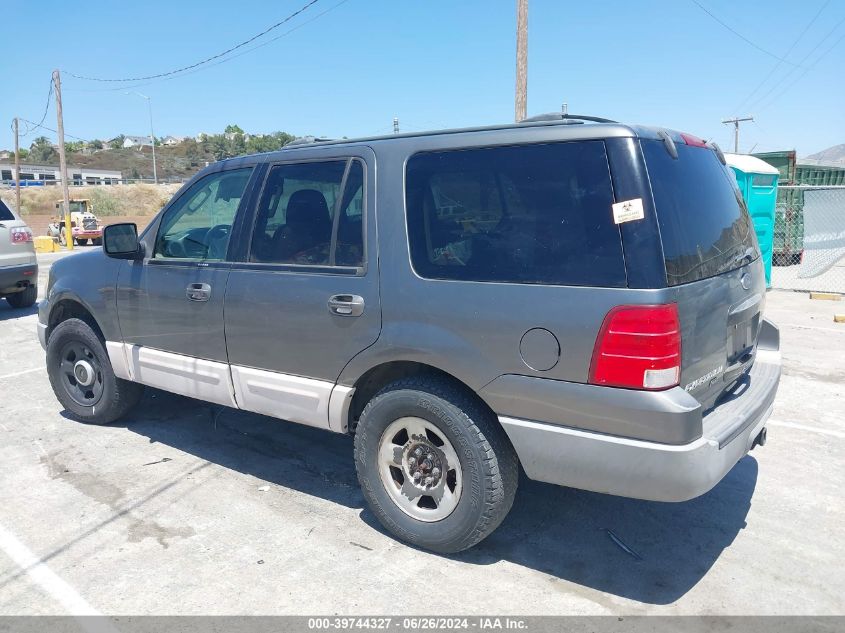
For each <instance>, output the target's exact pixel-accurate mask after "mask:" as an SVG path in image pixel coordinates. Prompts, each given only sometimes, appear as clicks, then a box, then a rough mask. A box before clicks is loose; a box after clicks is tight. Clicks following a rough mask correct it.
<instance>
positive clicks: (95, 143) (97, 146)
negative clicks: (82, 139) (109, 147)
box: [88, 138, 103, 149]
mask: <svg viewBox="0 0 845 633" xmlns="http://www.w3.org/2000/svg"><path fill="white" fill-rule="evenodd" d="M88 147H90V148H91V149H103V142H102V141H101V140H100V139H98V138H95V139H94V140H93V141H88Z"/></svg>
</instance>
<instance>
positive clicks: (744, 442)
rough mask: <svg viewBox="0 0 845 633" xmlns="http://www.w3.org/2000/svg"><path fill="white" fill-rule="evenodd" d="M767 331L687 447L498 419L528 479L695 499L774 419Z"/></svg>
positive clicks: (772, 355)
mask: <svg viewBox="0 0 845 633" xmlns="http://www.w3.org/2000/svg"><path fill="white" fill-rule="evenodd" d="M768 327H769V328H770V330H774V334H773V335H771V333H770V336H769V339H768V340H767V341H766V342H765V345H766V346H764V341H763V339H762V338H761V341H760V347H759V349H758V352H757V358H756V361H755V363H754V366H753V367H752V368H751V371H750V372H749V373H748V375H747V376H746V377H745V378H744V379H743V380H741V381H740V382H739V383H738V384H737V385H736V386H735V387H734V388H733V389H732V391H731V393H730V394H729V395H728V396H727V398H726V399H724V400H723V401H722V402H721V404H719V405H718V406H716V407H715V408H713V409H712V410H710V411H709V412H706V413H705V414H704V415H703V416H702V417H701V422H702V427H703V433H702V435H701V436H700V437H698V438H697V439H695V440H693V441H691V442H687V443H684V444H663V443H657V442H652V441H645V440H638V439H630V438H626V437H618V436H615V435H608V434H604V433H596V432H592V431H584V430H580V429H575V428H570V427H564V426H560V425H556V424H549V423H545V422H534V421H530V420H522V419H517V418H512V417H506V416H500V417H499V420H500V422H501V424H502V426H503V427H504V429H505V431H506V432H507V434H508V436H509V437H510V440H511V443H512V444H513V446H514V449H515V450H516V452H517V454H518V455H519V459H520V461H521V463H522V466H523V468H524V469H525V472H526V474H527V475H528V477H530V478H531V479H536V480H539V481H545V482H549V483H553V484H558V485H562V486H570V487H573V488H581V489H584V490H592V491H595V492H604V493H608V494H613V495H619V496H623V497H633V498H636V499H648V500H653V501H686V500H688V499H692V498H694V497H697V496H699V495H702V494H704V493H705V492H707V491H708V490H710V489H711V488H713V486H715V485H716V484H717V483H719V481H721V479H722V478H723V477H724V476H725V475H726V474H727V473H728V471H730V470H731V468H733V467H734V465H735V464H736V463H737V462H738V461H739V460H740V459H742V457H743V456H745V454H746V453H748V451H749V450H751V448H753V446H754V443H755V440H756V439H757V438H758V437H759V436H760V433H761V431H762V430H763V428H764V427H765V424H766V421H767V420H768V418H769V416H770V415H771V413H772V407H773V405H774V399H775V395H776V393H777V387H778V383H779V381H780V371H781V362H780V351H779V349H778V347H779V345H778V342H777V330H776V328H774V326H772V325H771V324H768ZM772 341H773V342H772ZM640 413H641V412H640ZM691 413H692V412H691ZM699 415H700V413H699Z"/></svg>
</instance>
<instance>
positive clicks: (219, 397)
mask: <svg viewBox="0 0 845 633" xmlns="http://www.w3.org/2000/svg"><path fill="white" fill-rule="evenodd" d="M765 300H766V288H765V279H764V275H763V265H762V262H761V259H760V251H759V248H758V245H757V241H756V237H755V233H754V228H753V226H752V224H751V221H750V219H749V215H748V212H747V210H746V208H745V205H744V203H743V201H742V197H741V196H740V195H739V193H738V191H737V188H736V184H735V182H734V180H733V177H732V176H731V174H730V173H729V171H728V170H727V169H726V168H725V165H724V157H723V156H722V154H721V152H720V151H719V149H718V147H715V146H713V145H710V144H707V143H705V142H703V141H701V140H700V139H698V138H696V137H694V136H691V135H688V134H682V133H679V132H673V131H669V130H664V129H656V128H646V127H637V126H628V125H622V124H618V123H614V122H610V121H605V120H595V119H590V118H589V117H562V116H560V115H558V116H554V117H541V119H540V120H533V121H527V122H524V123H521V124H517V125H506V126H497V127H489V128H476V129H464V130H455V131H445V132H436V133H425V134H409V135H397V136H390V137H381V138H372V139H362V140H344V141H337V142H335V141H318V142H305V143H301V144H293V145H291V146H289V147H287V148H285V149H284V150H282V151H279V152H275V153H271V154H262V155H258V156H247V157H243V158H236V159H232V160H226V161H223V162H220V163H217V164H214V165H211V166H210V167H208V168H206V169H204V170H203V171H202V172H200V173H199V174H197V175H196V176H195V177H194V178H193V179H192V180H191V181H190V182H189V183H187V184H186V185H185V186H184V187H183V188H182V189H181V191H180V192H179V193H178V194H177V195H176V196H175V197H174V198H173V200H172V201H170V203H169V204H168V205H167V206H166V207H165V208H164V209H163V210H162V211H161V212H160V213H159V214H158V216H156V218H155V219H154V220H153V221H152V222H151V223H150V225H149V226H148V227H147V228H146V230H145V231H144V232H143V233H142V234H141V235H140V237H138V236H137V233H136V228H135V225H132V224H123V225H113V226H110V227H108V228H107V229H106V232H105V236H104V248H103V249H102V250H100V249H98V250H97V251H96V252H87V253H84V254H79V255H75V256H73V257H70V258H66V259H64V260H61V261H59V262H56V263H55V264H54V265H53V267H52V269H51V272H50V280H49V287H48V289H47V298H46V300H45V301H44V302H43V303H42V304H41V305H40V311H39V321H40V322H39V325H38V332H39V337H40V339H41V343H42V345H43V346H44V348H45V349H46V351H47V369H48V372H49V376H50V381H51V383H52V385H53V389H54V390H55V393H56V396H57V397H58V399H59V401H60V402H61V404H62V405H63V406H64V407H65V408H66V409H67V411H68V412H69V413H70V414H72V415H73V416H75V417H76V418H78V419H80V420H82V421H85V422H91V423H108V422H111V421H113V420H115V419H117V418H119V417H121V416H123V415H125V414H126V413H127V412H128V411H129V410H130V408H131V407H132V406H133V405H135V404H136V403H137V402H138V400H139V399H140V397H141V392H142V389H143V385H148V386H151V387H156V388H159V389H165V390H168V391H172V392H175V393H179V394H183V395H186V396H190V397H193V398H198V399H200V400H204V401H209V402H213V403H217V404H220V405H225V406H228V407H236V408H239V409H244V410H248V411H254V412H258V413H262V414H266V415H270V416H274V417H276V418H280V419H282V420H287V421H290V422H297V423H300V424H306V425H310V426H315V427H319V428H322V429H326V430H328V431H333V432H335V433H344V434H350V435H354V460H355V465H356V468H357V471H358V476H359V480H360V483H361V487H362V489H363V492H364V495H365V497H366V499H367V502H368V504H369V506H370V508H371V509H372V511H373V513H374V514H375V515H376V517H377V518H378V519H379V521H381V523H382V524H383V525H384V526H385V528H387V529H388V530H389V531H390V532H392V533H393V534H394V535H396V536H397V537H398V538H400V539H402V540H403V541H406V542H408V543H411V544H413V545H416V546H420V547H424V548H428V549H431V550H434V551H438V552H456V551H459V550H462V549H465V548H468V547H471V546H472V545H474V544H476V543H478V542H479V541H480V540H482V539H483V538H484V537H486V536H487V535H488V534H490V532H492V531H493V530H494V529H495V528H496V526H498V525H499V523H500V522H501V521H502V520H503V519H504V517H505V515H506V514H507V512H508V510H509V509H510V507H511V505H512V503H513V499H514V494H515V493H516V488H517V480H518V474H519V470H520V466H521V468H522V469H523V470H524V472H525V474H526V475H527V476H528V477H529V478H531V479H535V480H540V481H545V482H550V483H554V484H559V485H563V486H572V487H576V488H583V489H586V490H593V491H598V492H603V493H608V494H613V495H622V496H626V497H634V498H639V499H652V500H659V501H684V500H687V499H691V498H693V497H696V496H698V495H701V494H703V493H705V492H707V491H708V490H710V489H711V488H712V487H713V486H714V485H716V484H717V483H718V482H719V481H720V480H721V479H722V477H724V475H725V474H726V473H727V472H728V471H729V470H730V469H731V468H732V467H733V466H734V464H736V462H737V461H738V460H739V459H741V458H742V457H743V456H744V455H745V454H746V453H747V452H748V451H749V450H751V449H752V448H753V447H754V446H756V445H758V444H763V443H764V442H765V439H766V428H765V424H766V420H767V419H768V417H769V415H770V413H771V410H772V404H773V401H774V399H775V393H776V390H777V385H778V381H779V378H780V355H779V337H778V331H777V329H776V328H775V327H774V326H773V325H772V324H771V323H770V322H768V321H766V320H765V319H764V318H763V307H764V304H765Z"/></svg>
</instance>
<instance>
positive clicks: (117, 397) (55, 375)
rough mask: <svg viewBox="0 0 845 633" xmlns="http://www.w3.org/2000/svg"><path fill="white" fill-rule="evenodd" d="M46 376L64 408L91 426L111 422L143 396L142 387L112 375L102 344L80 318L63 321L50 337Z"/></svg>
mask: <svg viewBox="0 0 845 633" xmlns="http://www.w3.org/2000/svg"><path fill="white" fill-rule="evenodd" d="M47 374H48V375H49V377H50V385H51V386H52V387H53V393H55V394H56V398H58V399H59V402H60V403H61V404H62V405H63V406H64V407H65V409H67V410H68V411H69V412H70V413H71V414H72V415H73V417H75V418H76V419H78V420H80V421H82V422H88V423H90V424H108V423H109V422H114V421H115V420H117V419H118V418H120V417H122V416H123V415H125V414H126V413H127V412H128V411H129V410H130V409H131V408H132V407H134V406H135V405H136V404H137V403H138V401H139V400H140V399H141V396H142V395H143V393H144V387H143V385H139V384H137V383H134V382H130V381H128V380H122V379H120V378H118V377H117V376H115V375H114V371H113V370H112V366H111V362H110V361H109V356H108V353H107V352H106V348H105V346H104V345H103V343H102V341H100V339H99V338H98V337H97V334H96V333H95V332H94V330H92V329H91V326H89V325H88V324H87V323H85V321H82V320H80V319H68V320H66V321H62V322H61V323H60V324H59V325H57V326H56V329H55V330H53V332H52V333H51V334H50V338H49V340H48V342H47Z"/></svg>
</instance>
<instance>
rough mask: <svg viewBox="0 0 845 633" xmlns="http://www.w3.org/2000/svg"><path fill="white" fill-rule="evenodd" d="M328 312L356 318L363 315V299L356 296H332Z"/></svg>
mask: <svg viewBox="0 0 845 633" xmlns="http://www.w3.org/2000/svg"><path fill="white" fill-rule="evenodd" d="M329 312H331V313H332V314H337V315H339V316H350V317H356V316H361V315H362V314H364V297H359V296H358V295H332V296H331V297H330V298H329Z"/></svg>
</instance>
